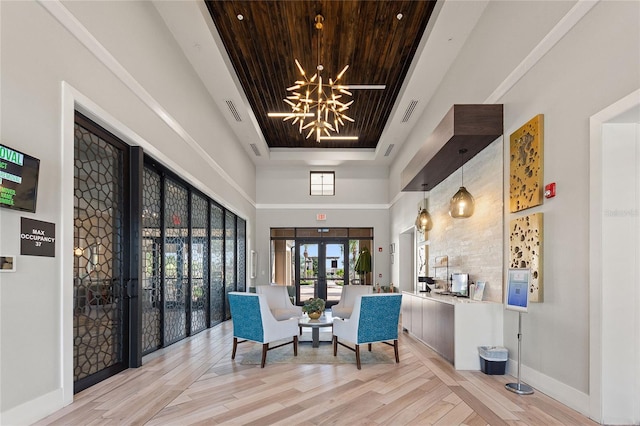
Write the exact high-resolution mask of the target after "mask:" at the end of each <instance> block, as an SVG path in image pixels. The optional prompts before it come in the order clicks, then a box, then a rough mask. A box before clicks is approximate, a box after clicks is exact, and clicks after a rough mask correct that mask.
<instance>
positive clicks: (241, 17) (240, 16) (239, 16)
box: [237, 13, 244, 21]
mask: <svg viewBox="0 0 640 426" xmlns="http://www.w3.org/2000/svg"><path fill="white" fill-rule="evenodd" d="M237 18H238V21H242V20H243V19H244V16H242V13H238V15H237Z"/></svg>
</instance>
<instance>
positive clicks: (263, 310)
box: [229, 292, 298, 368]
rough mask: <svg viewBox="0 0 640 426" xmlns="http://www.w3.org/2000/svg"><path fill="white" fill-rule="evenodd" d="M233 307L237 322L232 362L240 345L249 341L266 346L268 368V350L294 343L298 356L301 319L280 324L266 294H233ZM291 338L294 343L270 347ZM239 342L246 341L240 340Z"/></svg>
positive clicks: (264, 357)
mask: <svg viewBox="0 0 640 426" xmlns="http://www.w3.org/2000/svg"><path fill="white" fill-rule="evenodd" d="M229 307H230V309H231V319H232V321H233V351H232V352H231V359H235V357H236V349H237V348H238V343H242V342H246V341H247V340H249V341H253V342H258V343H262V363H261V365H260V367H262V368H264V364H265V362H266V360H267V351H269V350H271V349H275V348H279V347H280V346H284V345H288V344H290V343H293V355H294V356H298V319H297V318H290V319H287V320H284V321H278V320H276V319H275V318H274V317H273V314H272V313H271V311H270V310H269V306H268V305H267V298H266V296H265V295H264V294H254V293H240V292H231V293H229ZM289 337H291V338H292V339H291V341H289V342H286V343H282V344H279V345H277V346H272V347H269V344H270V343H272V342H275V341H277V340H282V339H286V338H289ZM238 339H244V340H240V341H238Z"/></svg>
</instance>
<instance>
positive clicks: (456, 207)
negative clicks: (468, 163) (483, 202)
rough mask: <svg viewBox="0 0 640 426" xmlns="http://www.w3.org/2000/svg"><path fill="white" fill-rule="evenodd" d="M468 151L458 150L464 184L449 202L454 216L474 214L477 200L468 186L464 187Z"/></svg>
mask: <svg viewBox="0 0 640 426" xmlns="http://www.w3.org/2000/svg"><path fill="white" fill-rule="evenodd" d="M465 152H467V150H466V149H461V150H459V151H458V153H459V154H460V156H461V158H462V166H461V167H460V170H461V172H462V185H461V186H460V189H459V190H458V192H456V193H455V195H454V196H453V197H452V198H451V203H450V204H449V215H450V216H451V217H453V218H456V219H458V218H467V217H471V215H473V211H474V209H475V200H474V199H473V196H472V195H471V194H470V193H469V191H467V188H465V187H464V154H465Z"/></svg>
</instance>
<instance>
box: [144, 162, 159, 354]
mask: <svg viewBox="0 0 640 426" xmlns="http://www.w3.org/2000/svg"><path fill="white" fill-rule="evenodd" d="M161 191H162V184H161V181H160V174H159V173H157V172H156V171H154V170H152V169H150V168H148V167H145V168H144V173H143V188H142V353H143V354H144V355H146V354H148V353H150V352H153V351H154V350H156V349H158V348H160V347H161V346H162V322H161V320H162V316H161V315H162V311H161V309H160V308H161V307H162V288H161V282H162V280H161V277H162V233H161V231H162V216H161V213H162V201H161Z"/></svg>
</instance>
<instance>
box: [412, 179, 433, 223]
mask: <svg viewBox="0 0 640 426" xmlns="http://www.w3.org/2000/svg"><path fill="white" fill-rule="evenodd" d="M422 186H423V187H425V186H427V184H422ZM427 207H428V200H427V197H426V196H425V193H424V192H423V193H422V209H420V208H418V216H417V217H416V228H418V229H419V230H420V231H421V232H427V231H431V229H432V228H433V220H432V219H431V215H430V214H429V211H428V210H427Z"/></svg>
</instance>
